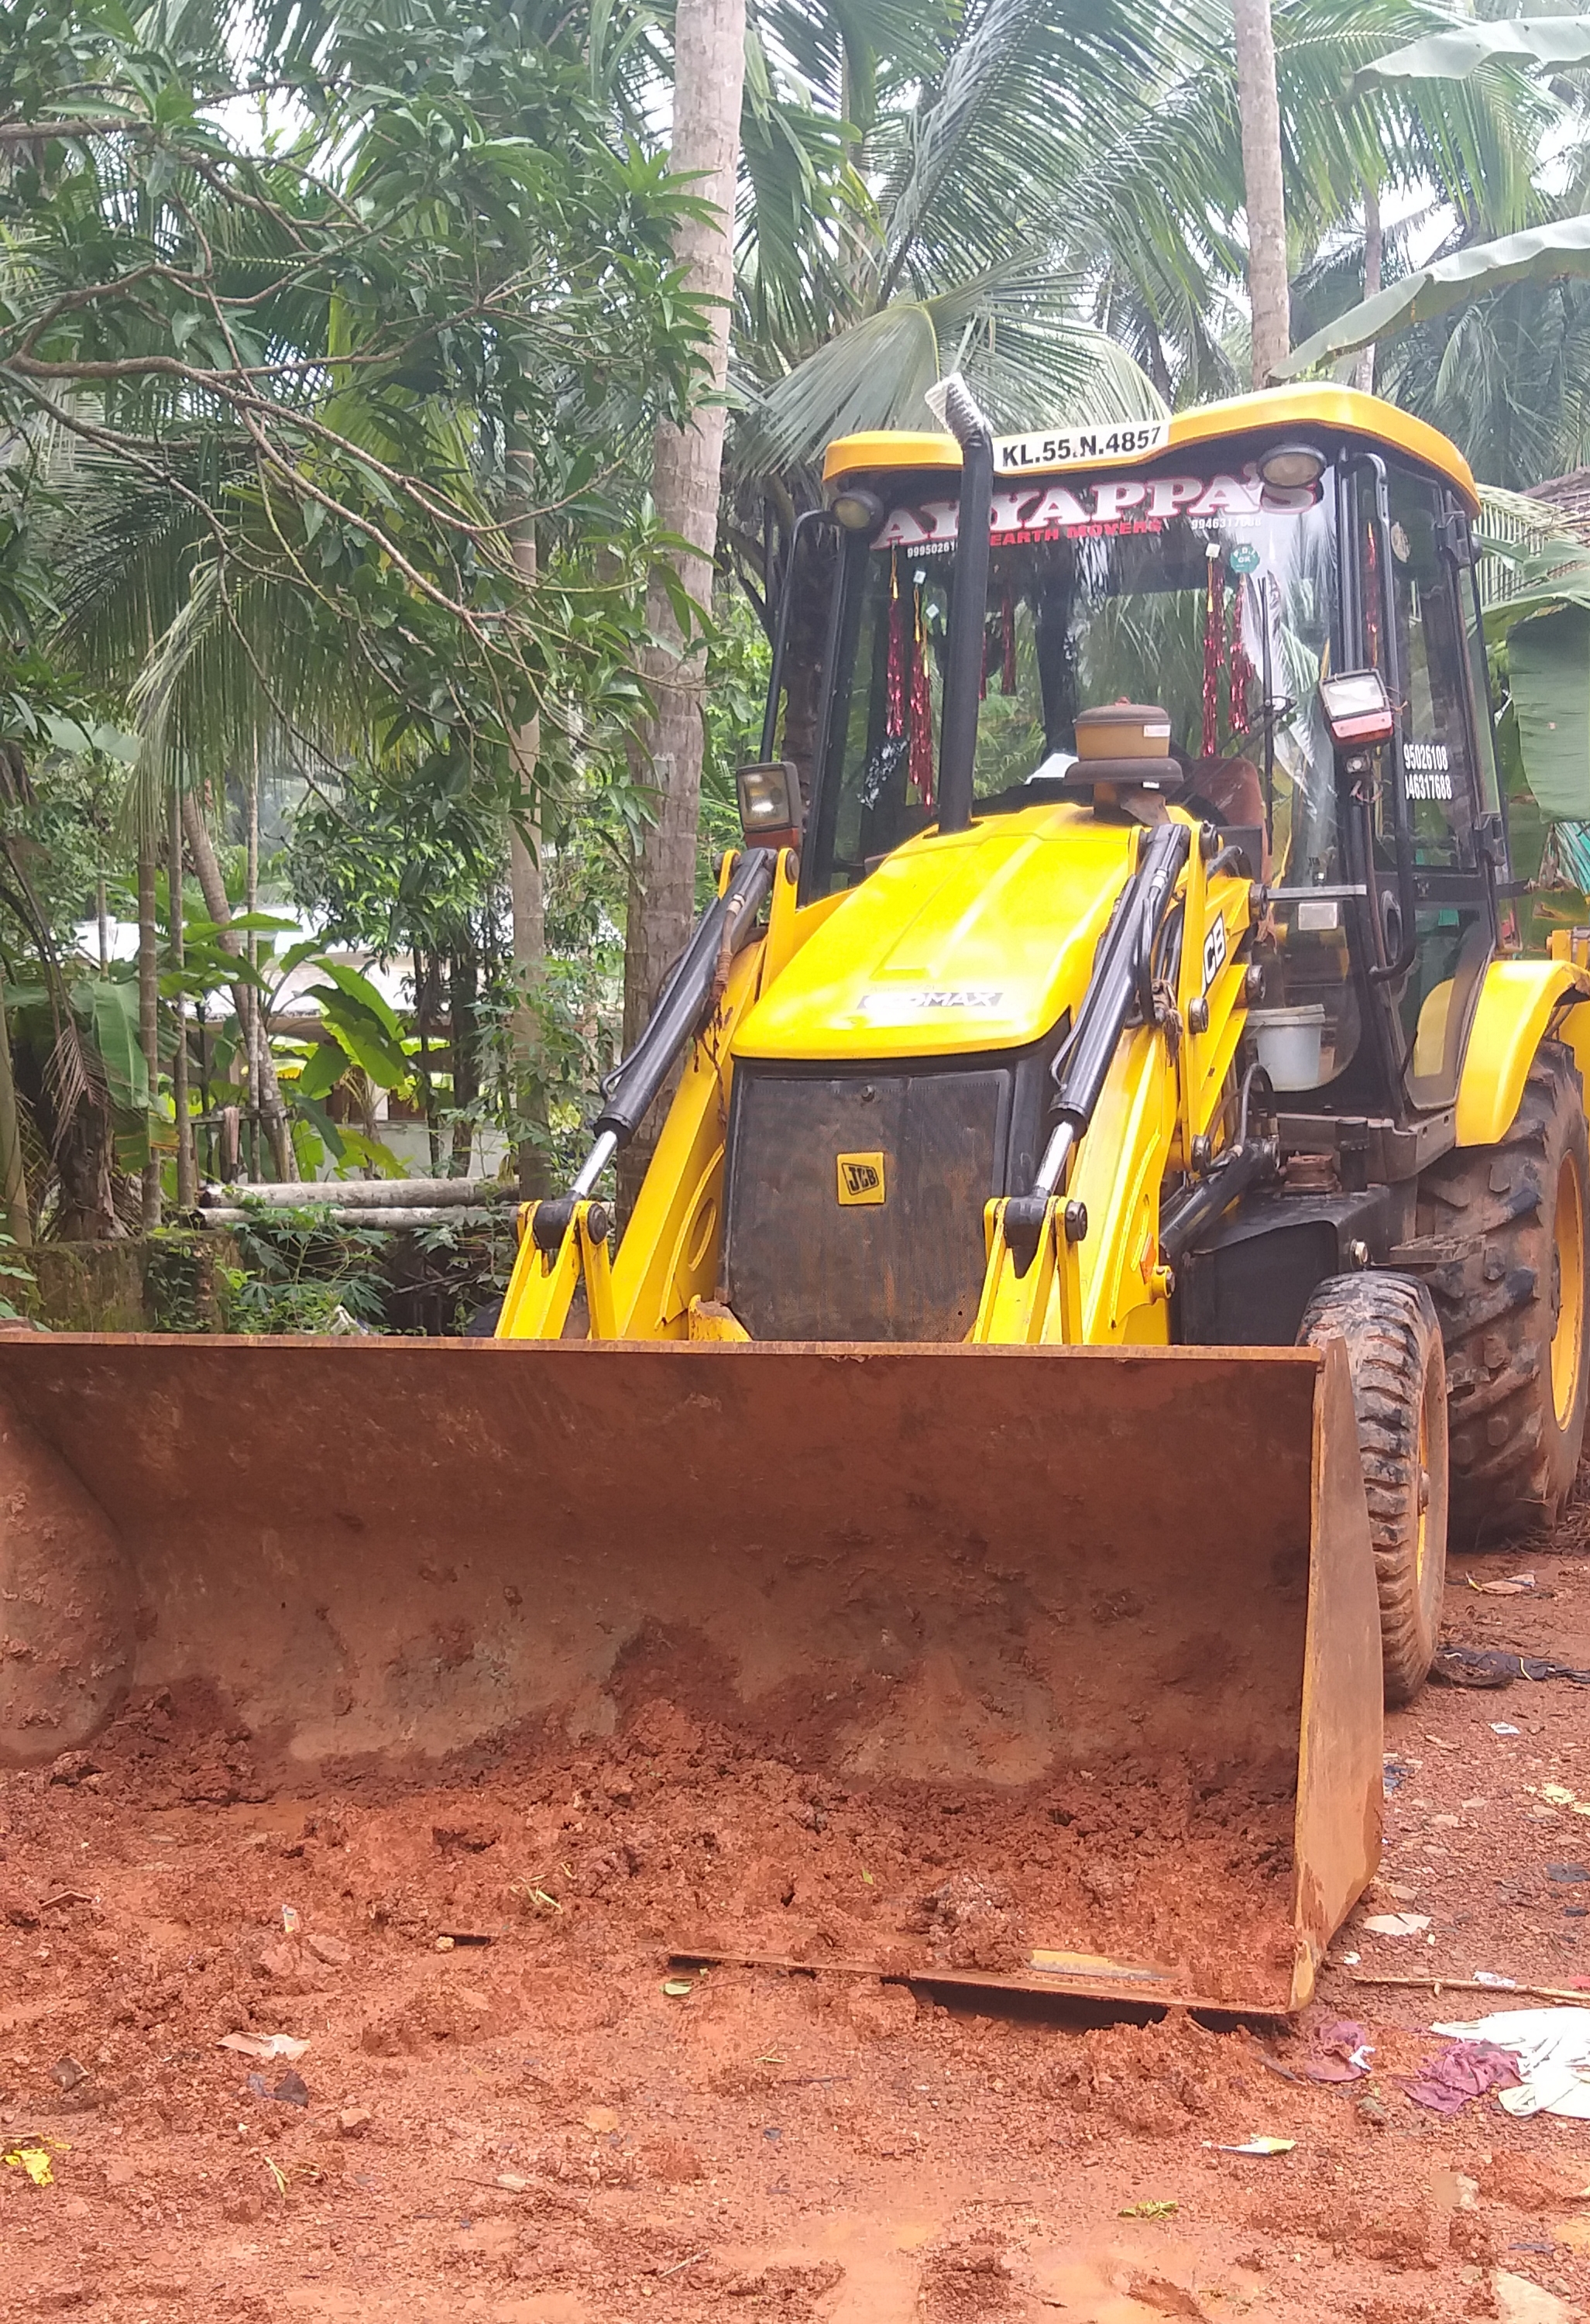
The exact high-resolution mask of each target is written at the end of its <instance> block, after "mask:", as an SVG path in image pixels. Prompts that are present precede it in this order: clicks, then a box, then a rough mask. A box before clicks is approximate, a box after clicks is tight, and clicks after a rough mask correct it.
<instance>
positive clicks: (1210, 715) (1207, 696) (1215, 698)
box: [1203, 543, 1226, 759]
mask: <svg viewBox="0 0 1590 2324" xmlns="http://www.w3.org/2000/svg"><path fill="white" fill-rule="evenodd" d="M1225 659H1226V571H1225V567H1223V566H1222V564H1221V562H1220V552H1219V550H1218V549H1216V548H1215V547H1214V546H1213V544H1212V543H1211V545H1210V549H1209V582H1208V589H1207V595H1206V596H1205V598H1204V623H1203V755H1204V757H1205V758H1206V759H1213V758H1215V757H1217V756H1218V752H1219V748H1220V669H1221V665H1222V663H1223V662H1224V660H1225Z"/></svg>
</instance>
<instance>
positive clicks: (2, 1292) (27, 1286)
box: [0, 1229, 33, 1323]
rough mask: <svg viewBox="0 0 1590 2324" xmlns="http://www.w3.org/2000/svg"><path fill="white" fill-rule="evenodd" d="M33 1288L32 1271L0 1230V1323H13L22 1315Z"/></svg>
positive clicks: (11, 1238) (8, 1238) (9, 1237)
mask: <svg viewBox="0 0 1590 2324" xmlns="http://www.w3.org/2000/svg"><path fill="white" fill-rule="evenodd" d="M32 1288H33V1270H32V1268H31V1267H30V1266H29V1264H28V1262H27V1259H25V1258H24V1256H23V1252H22V1250H21V1248H20V1247H19V1245H18V1244H17V1243H16V1241H15V1240H14V1238H13V1237H12V1236H10V1235H8V1234H6V1233H5V1231H4V1230H3V1229H0V1321H4V1322H5V1323H14V1322H15V1321H16V1319H17V1318H18V1317H19V1316H20V1315H22V1314H24V1313H25V1312H26V1311H25V1305H24V1306H19V1305H17V1301H18V1300H19V1299H21V1300H23V1302H25V1301H26V1298H27V1296H28V1294H29V1293H30V1292H31V1291H32Z"/></svg>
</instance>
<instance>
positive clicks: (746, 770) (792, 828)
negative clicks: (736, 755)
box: [734, 759, 806, 847]
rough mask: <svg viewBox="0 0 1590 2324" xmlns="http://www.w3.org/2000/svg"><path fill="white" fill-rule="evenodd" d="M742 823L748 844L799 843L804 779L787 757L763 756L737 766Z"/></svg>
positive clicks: (735, 785) (779, 845) (785, 845)
mask: <svg viewBox="0 0 1590 2324" xmlns="http://www.w3.org/2000/svg"><path fill="white" fill-rule="evenodd" d="M734 788H735V789H736V790H737V791H738V793H739V794H740V829H741V831H743V832H744V834H745V844H746V845H747V846H748V847H798V846H799V845H800V843H801V832H802V829H803V827H804V824H805V820H806V809H805V805H804V801H803V800H802V798H801V779H800V777H799V775H798V774H797V773H796V772H795V766H794V764H793V762H792V761H790V760H788V759H761V760H758V761H757V763H756V764H755V765H754V766H749V767H740V768H737V769H736V770H735V776H734Z"/></svg>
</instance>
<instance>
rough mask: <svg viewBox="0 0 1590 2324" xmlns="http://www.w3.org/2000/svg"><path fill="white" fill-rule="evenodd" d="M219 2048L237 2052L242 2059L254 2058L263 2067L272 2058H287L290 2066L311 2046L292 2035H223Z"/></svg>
mask: <svg viewBox="0 0 1590 2324" xmlns="http://www.w3.org/2000/svg"><path fill="white" fill-rule="evenodd" d="M217 2046H218V2047H219V2048H221V2049H223V2050H235V2051H236V2052H237V2054H238V2056H239V2057H240V2058H253V2059H256V2060H257V2061H259V2063H260V2064H262V2065H269V2064H270V2062H271V2059H272V2058H285V2059H287V2060H288V2061H289V2063H291V2062H292V2061H294V2060H295V2059H298V2058H301V2057H302V2056H303V2054H304V2052H305V2051H306V2050H307V2049H308V2046H309V2045H308V2043H307V2042H300V2041H299V2040H298V2039H297V2038H296V2037H295V2036H294V2035H293V2034H291V2033H223V2034H222V2036H221V2039H220V2042H219V2043H218V2045H217Z"/></svg>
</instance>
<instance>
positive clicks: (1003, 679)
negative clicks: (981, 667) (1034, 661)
mask: <svg viewBox="0 0 1590 2324" xmlns="http://www.w3.org/2000/svg"><path fill="white" fill-rule="evenodd" d="M999 626H1000V633H1001V639H1002V641H1003V647H1004V652H1003V657H1002V663H1001V668H1000V672H999V691H1000V692H1001V694H1014V693H1015V692H1016V598H1015V596H1014V595H1013V594H1012V592H1011V591H1010V590H1008V589H1007V590H1006V592H1005V603H1004V604H1003V605H1002V606H1001V607H1000V609H999Z"/></svg>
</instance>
